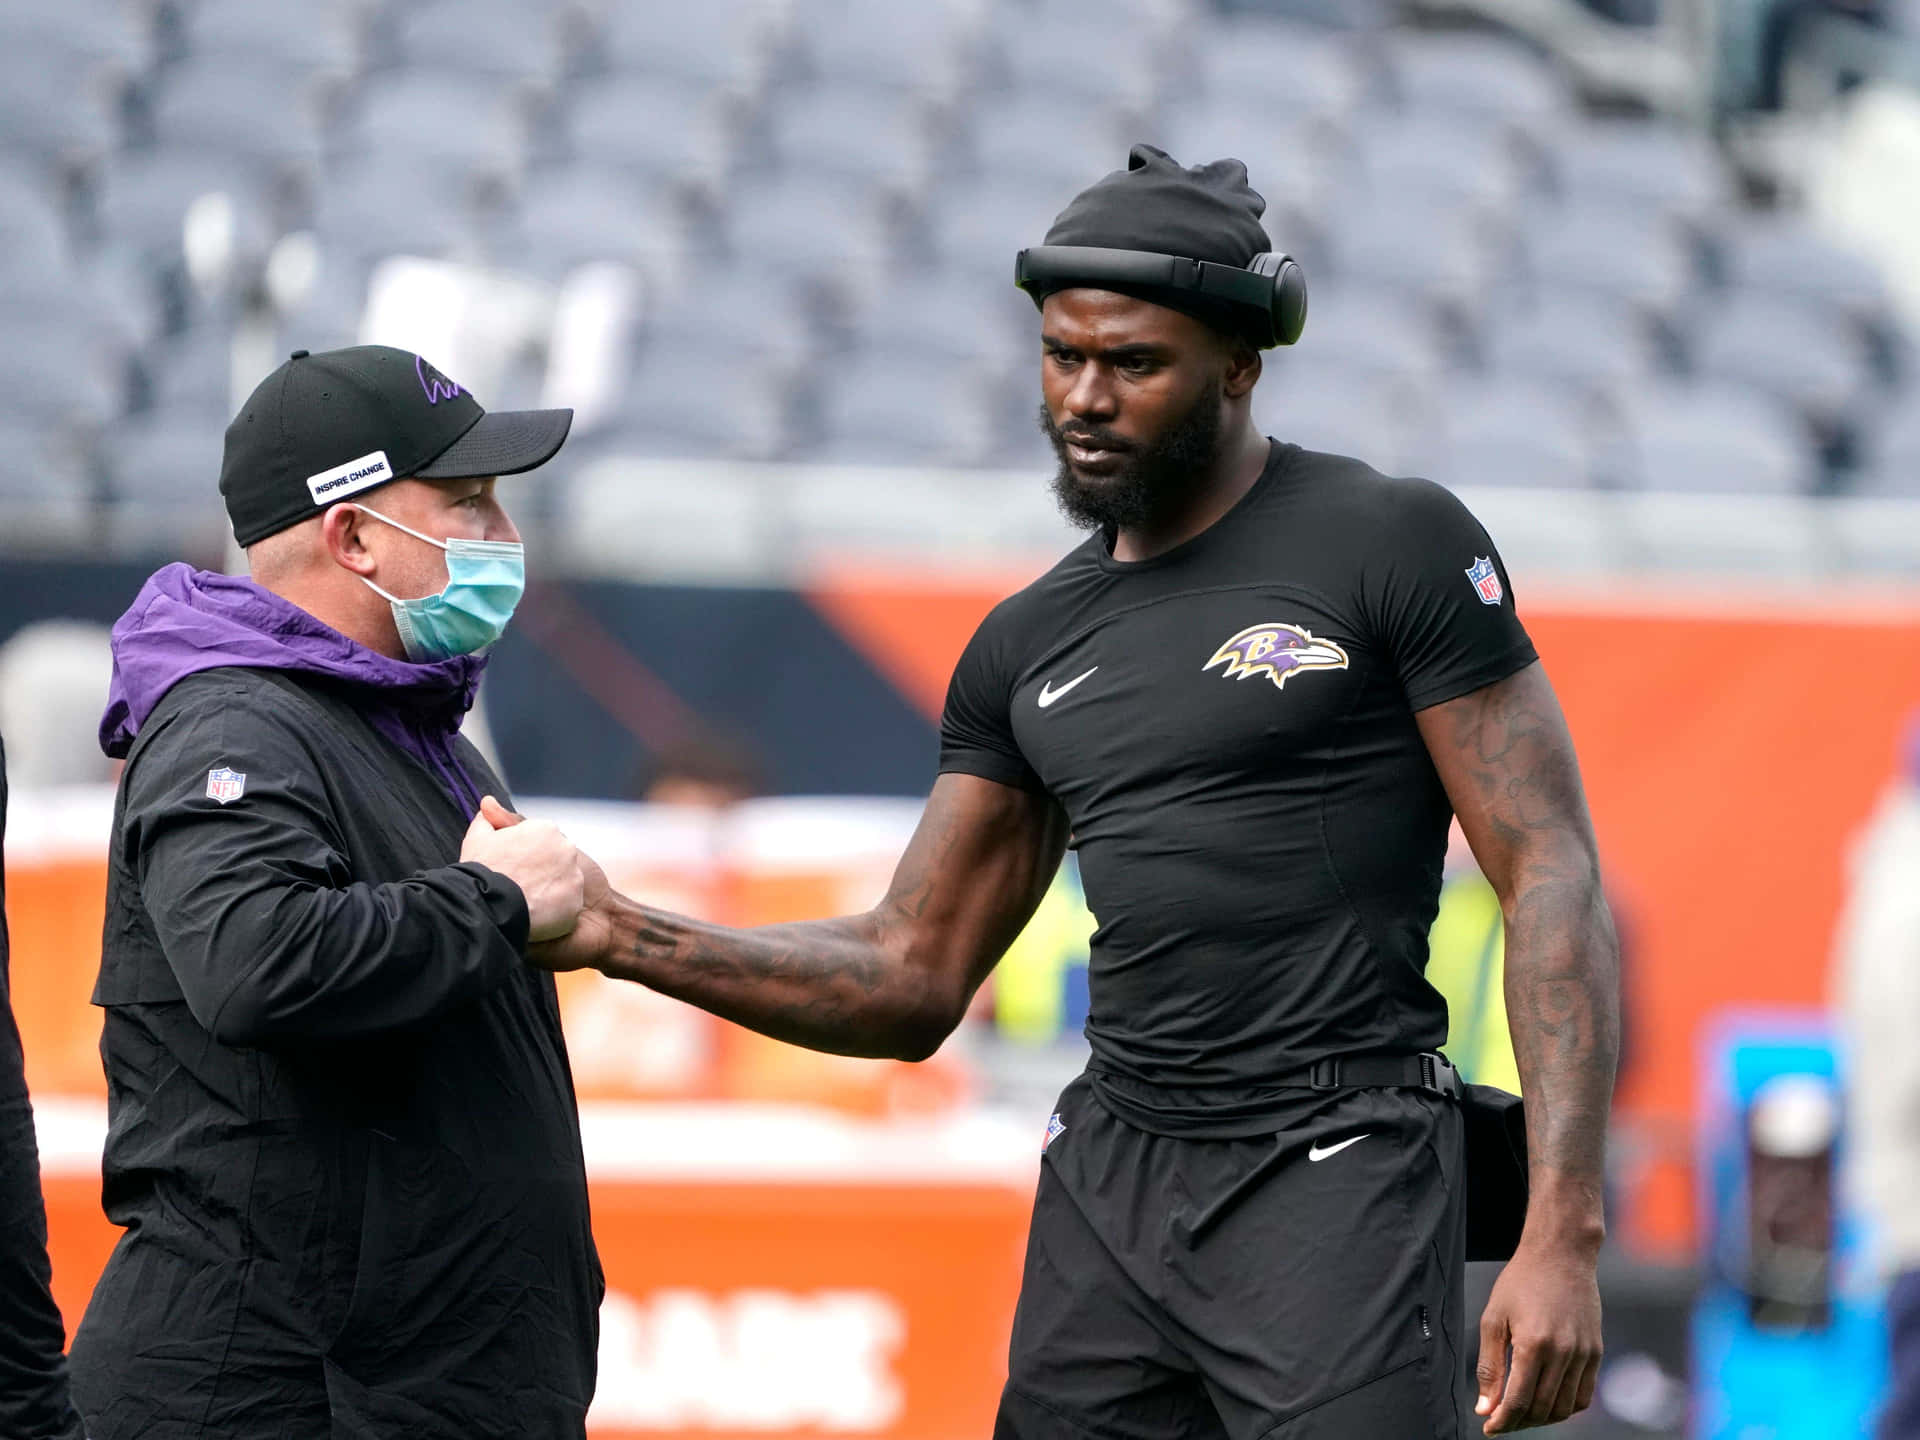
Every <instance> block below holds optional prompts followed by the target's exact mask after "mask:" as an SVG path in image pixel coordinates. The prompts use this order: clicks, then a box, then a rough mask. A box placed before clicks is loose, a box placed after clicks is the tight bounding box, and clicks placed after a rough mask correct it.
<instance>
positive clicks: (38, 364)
mask: <svg viewBox="0 0 1920 1440" xmlns="http://www.w3.org/2000/svg"><path fill="white" fill-rule="evenodd" d="M113 360H114V357H113V354H112V352H110V351H109V352H105V353H103V352H102V350H101V347H100V346H98V345H97V344H94V343H91V342H89V341H88V340H87V339H86V338H85V337H84V336H79V335H72V334H64V333H60V332H51V333H47V334H44V335H42V336H41V337H40V343H39V344H37V345H35V346H33V347H31V348H28V347H26V346H19V347H14V346H0V416H11V417H14V418H15V419H17V420H20V421H22V422H25V423H28V424H31V425H34V426H36V427H38V428H41V429H49V428H54V427H68V428H76V429H91V428H94V427H97V426H100V425H103V424H105V423H106V422H107V421H109V420H111V419H113V418H114V417H115V416H116V415H118V414H119V413H120V412H121V410H122V409H123V408H124V407H125V404H126V398H127V397H126V377H125V375H124V374H122V373H118V372H116V370H115V368H114V363H113Z"/></svg>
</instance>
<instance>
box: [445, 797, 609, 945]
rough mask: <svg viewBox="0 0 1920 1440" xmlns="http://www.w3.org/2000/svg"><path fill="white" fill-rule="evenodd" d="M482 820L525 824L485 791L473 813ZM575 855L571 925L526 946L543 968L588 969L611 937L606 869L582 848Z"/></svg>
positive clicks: (495, 823) (504, 825) (500, 825)
mask: <svg viewBox="0 0 1920 1440" xmlns="http://www.w3.org/2000/svg"><path fill="white" fill-rule="evenodd" d="M483 822H484V823H485V824H487V825H490V826H492V827H493V828H494V829H496V830H507V829H510V828H512V827H514V826H516V825H524V824H526V823H527V819H526V817H525V816H524V815H519V814H516V813H515V812H513V811H512V810H509V809H507V807H506V806H504V805H502V804H501V803H500V802H499V801H498V800H496V799H494V798H493V796H491V795H488V796H486V797H485V798H484V799H482V800H481V802H480V813H479V814H478V815H476V816H475V817H474V823H475V824H481V823H483ZM574 856H575V858H576V860H577V861H578V862H579V867H580V910H579V915H578V918H577V920H576V922H575V924H574V926H573V928H572V929H571V930H569V931H568V932H567V933H566V934H564V935H562V936H560V937H559V938H557V939H549V940H544V941H542V943H539V944H530V945H529V946H528V947H527V959H529V960H531V961H532V962H533V963H534V964H536V965H538V966H539V967H540V968H541V969H543V970H585V969H588V968H590V967H591V966H593V965H596V964H598V963H599V961H600V958H601V957H602V956H603V955H604V954H605V953H606V950H607V947H608V945H609V944H610V943H611V942H612V939H613V920H612V917H611V916H609V915H608V914H607V911H606V902H607V897H608V896H610V895H611V894H612V893H613V890H612V887H611V886H609V885H608V884H607V876H606V872H605V871H604V870H602V869H601V868H600V866H599V865H598V864H597V863H596V862H595V860H594V858H593V857H592V856H591V855H589V854H587V853H586V852H585V851H584V850H576V851H574ZM462 858H465V857H462ZM534 938H535V939H536V940H538V939H540V937H538V936H535V937H534Z"/></svg>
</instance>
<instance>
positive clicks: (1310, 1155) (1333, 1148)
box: [1307, 1130, 1373, 1160]
mask: <svg viewBox="0 0 1920 1440" xmlns="http://www.w3.org/2000/svg"><path fill="white" fill-rule="evenodd" d="M1372 1133H1373V1132H1372V1131H1371V1130H1369V1131H1367V1134H1366V1135H1349V1136H1348V1137H1347V1138H1346V1139H1345V1140H1342V1141H1341V1142H1340V1143H1339V1144H1337V1145H1329V1146H1327V1147H1326V1148H1325V1149H1322V1148H1321V1147H1320V1145H1319V1143H1318V1142H1317V1141H1316V1142H1315V1143H1314V1145H1313V1146H1312V1147H1311V1148H1310V1149H1309V1150H1308V1151H1307V1159H1309V1160H1324V1159H1326V1158H1327V1157H1328V1156H1329V1155H1338V1154H1339V1153H1340V1152H1341V1151H1342V1150H1344V1149H1346V1148H1347V1147H1348V1146H1349V1145H1358V1144H1359V1143H1360V1142H1361V1141H1362V1140H1364V1139H1366V1138H1367V1135H1371V1134H1372Z"/></svg>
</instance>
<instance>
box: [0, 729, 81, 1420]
mask: <svg viewBox="0 0 1920 1440" xmlns="http://www.w3.org/2000/svg"><path fill="white" fill-rule="evenodd" d="M6 835H7V750H6V744H5V742H4V740H0V1434H4V1435H7V1436H10V1437H11V1436H19V1437H20V1440H79V1437H80V1435H81V1427H80V1416H79V1414H78V1413H77V1412H76V1411H75V1410H74V1408H73V1402H72V1400H71V1399H70V1397H69V1396H68V1394H67V1357H66V1343H67V1341H66V1329H65V1326H64V1325H63V1323H62V1321H61V1318H60V1311H59V1309H58V1308H57V1307H56V1306H55V1305H54V1302H53V1293H52V1290H51V1289H50V1288H49V1286H50V1281H51V1275H52V1272H51V1267H50V1266H49V1265H48V1262H47V1214H46V1208H45V1206H44V1205H43V1204H42V1203H41V1199H40V1151H39V1146H38V1144H37V1143H36V1141H35V1138H34V1133H33V1106H32V1105H31V1104H30V1103H29V1102H28V1100H27V1078H26V1068H25V1061H24V1057H23V1056H22V1055H21V1053H20V1031H19V1028H18V1027H17V1026H16V1025H15V1024H14V1022H13V1005H12V1002H11V1000H10V998H9V995H8V989H9V986H8V979H7V977H8V974H9V973H10V968H11V956H10V951H9V946H8V942H7V917H6V897H7V885H6Z"/></svg>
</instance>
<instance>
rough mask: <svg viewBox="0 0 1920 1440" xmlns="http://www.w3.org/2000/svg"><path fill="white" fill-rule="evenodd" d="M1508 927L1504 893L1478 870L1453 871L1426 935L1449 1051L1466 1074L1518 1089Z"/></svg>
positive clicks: (1432, 982)
mask: <svg viewBox="0 0 1920 1440" xmlns="http://www.w3.org/2000/svg"><path fill="white" fill-rule="evenodd" d="M1506 952H1507V945H1506V926H1505V925H1504V923H1503V922H1502V919H1501V915H1500V897H1499V896H1498V895H1496V894H1494V891H1493V886H1492V885H1490V884H1488V883H1487V878H1486V877H1485V876H1484V875H1482V874H1481V873H1480V872H1479V870H1478V869H1476V868H1474V867H1472V866H1468V867H1465V868H1462V869H1461V870H1459V871H1457V872H1455V873H1453V874H1450V875H1449V876H1448V878H1447V880H1446V882H1445V884H1443V885H1442V886H1441V888H1440V909H1439V911H1438V913H1437V914H1436V915H1435V916H1434V920H1433V929H1432V930H1431V931H1430V932H1429V933H1428V939H1427V983H1428V984H1430V985H1432V986H1433V988H1434V989H1436V990H1438V991H1439V992H1440V993H1441V995H1442V996H1444V997H1445V999H1446V1002H1447V1044H1446V1054H1447V1058H1448V1059H1449V1060H1451V1061H1452V1062H1453V1064H1454V1068H1455V1069H1457V1070H1458V1071H1459V1072H1460V1075H1461V1078H1462V1079H1464V1080H1466V1081H1467V1082H1468V1083H1470V1084H1474V1085H1497V1086H1498V1087H1499V1088H1500V1089H1502V1090H1508V1091H1511V1092H1512V1093H1514V1094H1515V1095H1518V1094H1519V1093H1520V1067H1519V1066H1518V1064H1516V1063H1515V1061H1514V1058H1513V1037H1512V1036H1511V1035H1510V1034H1509V1033H1508V1031H1507V998H1506V993H1505V980H1506Z"/></svg>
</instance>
